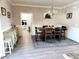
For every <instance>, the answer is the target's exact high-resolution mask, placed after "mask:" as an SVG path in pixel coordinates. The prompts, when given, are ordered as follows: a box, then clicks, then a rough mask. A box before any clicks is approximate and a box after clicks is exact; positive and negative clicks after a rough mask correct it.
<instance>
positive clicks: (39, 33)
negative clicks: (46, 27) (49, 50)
mask: <svg viewBox="0 0 79 59" xmlns="http://www.w3.org/2000/svg"><path fill="white" fill-rule="evenodd" d="M41 37H42V31H40V29H39V28H38V27H35V41H41V40H42V39H41Z"/></svg>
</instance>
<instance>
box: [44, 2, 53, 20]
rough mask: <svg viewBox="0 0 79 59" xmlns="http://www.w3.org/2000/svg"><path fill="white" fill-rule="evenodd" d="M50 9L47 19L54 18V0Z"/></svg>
mask: <svg viewBox="0 0 79 59" xmlns="http://www.w3.org/2000/svg"><path fill="white" fill-rule="evenodd" d="M50 6H51V7H50V9H49V11H48V12H47V13H46V14H45V19H52V17H53V15H54V12H53V11H54V8H53V6H54V5H53V0H51V1H50Z"/></svg>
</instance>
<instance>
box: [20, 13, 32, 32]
mask: <svg viewBox="0 0 79 59" xmlns="http://www.w3.org/2000/svg"><path fill="white" fill-rule="evenodd" d="M32 16H33V15H32V13H21V25H22V27H23V28H26V29H27V30H28V31H29V32H31V27H32Z"/></svg>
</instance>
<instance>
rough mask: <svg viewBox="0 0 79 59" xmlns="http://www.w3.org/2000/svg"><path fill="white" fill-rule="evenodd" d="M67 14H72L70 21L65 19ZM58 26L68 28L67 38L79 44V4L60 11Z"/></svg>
mask: <svg viewBox="0 0 79 59" xmlns="http://www.w3.org/2000/svg"><path fill="white" fill-rule="evenodd" d="M67 13H73V15H72V19H66V14H67ZM59 20H60V21H59V24H60V25H65V26H67V27H68V31H67V37H68V38H70V39H72V40H74V41H77V42H79V4H76V5H73V6H70V7H66V8H64V9H62V10H61V13H60V16H59Z"/></svg>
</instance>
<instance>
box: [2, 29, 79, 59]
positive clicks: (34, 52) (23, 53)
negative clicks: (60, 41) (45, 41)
mask: <svg viewBox="0 0 79 59" xmlns="http://www.w3.org/2000/svg"><path fill="white" fill-rule="evenodd" d="M21 35H22V37H21V38H20V40H19V43H18V44H17V46H16V48H15V49H14V50H13V51H12V54H11V55H7V56H6V57H4V58H2V59H64V57H63V54H67V53H72V52H76V53H79V45H78V44H77V45H75V44H73V45H69V46H59V47H45V48H35V47H34V45H33V43H32V40H31V39H32V38H31V34H30V33H29V32H28V31H27V30H26V29H23V30H21Z"/></svg>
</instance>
